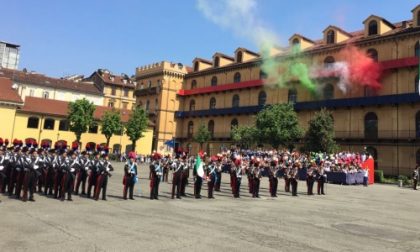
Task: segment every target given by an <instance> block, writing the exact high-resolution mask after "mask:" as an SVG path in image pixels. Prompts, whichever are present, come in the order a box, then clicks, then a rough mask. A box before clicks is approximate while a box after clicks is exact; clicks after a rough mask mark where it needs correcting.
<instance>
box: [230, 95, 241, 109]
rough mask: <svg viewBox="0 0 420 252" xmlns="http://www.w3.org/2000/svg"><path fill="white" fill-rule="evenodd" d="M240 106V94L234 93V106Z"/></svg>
mask: <svg viewBox="0 0 420 252" xmlns="http://www.w3.org/2000/svg"><path fill="white" fill-rule="evenodd" d="M237 107H239V95H237V94H236V95H234V96H233V98H232V108H237Z"/></svg>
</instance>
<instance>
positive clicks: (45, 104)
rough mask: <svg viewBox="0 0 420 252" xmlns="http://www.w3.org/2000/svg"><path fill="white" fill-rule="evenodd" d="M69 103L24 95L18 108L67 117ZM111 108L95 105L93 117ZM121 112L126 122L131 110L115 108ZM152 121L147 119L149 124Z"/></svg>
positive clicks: (100, 116)
mask: <svg viewBox="0 0 420 252" xmlns="http://www.w3.org/2000/svg"><path fill="white" fill-rule="evenodd" d="M68 106H69V103H68V102H65V101H58V100H51V99H44V98H38V97H26V99H25V104H24V106H23V107H22V108H21V109H20V110H19V111H22V112H26V113H31V114H42V115H50V116H57V117H67V115H68ZM112 110H113V109H112V108H108V107H104V106H96V110H95V112H94V114H93V117H94V118H95V119H96V120H100V119H101V118H102V116H103V115H104V114H105V112H107V111H112ZM115 111H119V112H121V120H122V121H123V122H127V121H128V119H129V117H130V114H131V111H130V110H124V109H122V110H115ZM152 125H153V123H152V122H150V121H149V126H152Z"/></svg>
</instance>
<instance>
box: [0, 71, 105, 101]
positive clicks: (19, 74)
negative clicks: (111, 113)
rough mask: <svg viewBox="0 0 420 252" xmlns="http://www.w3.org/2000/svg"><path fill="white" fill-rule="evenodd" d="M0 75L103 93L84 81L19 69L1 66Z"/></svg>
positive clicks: (32, 83)
mask: <svg viewBox="0 0 420 252" xmlns="http://www.w3.org/2000/svg"><path fill="white" fill-rule="evenodd" d="M0 77H7V78H10V79H12V80H13V81H16V82H19V83H22V84H30V85H35V86H43V87H49V88H54V89H63V90H70V91H76V92H80V93H85V94H92V95H102V93H101V91H99V90H98V88H96V87H95V85H92V84H89V83H84V82H74V81H70V80H64V79H57V78H52V77H48V76H45V75H43V74H39V73H30V72H24V71H19V70H12V69H6V68H0Z"/></svg>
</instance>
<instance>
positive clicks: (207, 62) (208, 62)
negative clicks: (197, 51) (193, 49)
mask: <svg viewBox="0 0 420 252" xmlns="http://www.w3.org/2000/svg"><path fill="white" fill-rule="evenodd" d="M195 61H199V62H203V63H205V64H209V65H212V64H213V63H212V62H211V61H210V60H206V59H203V58H195V59H194V60H193V62H195Z"/></svg>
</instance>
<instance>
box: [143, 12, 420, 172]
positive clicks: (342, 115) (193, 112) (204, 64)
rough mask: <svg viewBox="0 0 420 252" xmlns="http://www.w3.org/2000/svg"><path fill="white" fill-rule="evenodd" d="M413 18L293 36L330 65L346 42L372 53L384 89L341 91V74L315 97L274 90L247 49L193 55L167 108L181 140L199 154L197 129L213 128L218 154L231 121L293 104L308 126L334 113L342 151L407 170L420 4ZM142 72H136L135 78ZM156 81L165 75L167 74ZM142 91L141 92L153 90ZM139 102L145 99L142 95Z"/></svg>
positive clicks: (418, 132) (416, 148)
mask: <svg viewBox="0 0 420 252" xmlns="http://www.w3.org/2000/svg"><path fill="white" fill-rule="evenodd" d="M412 16H413V18H412V19H411V20H405V21H401V22H397V23H392V22H390V21H387V20H386V19H385V18H382V17H379V16H374V15H372V16H369V17H367V18H366V20H364V21H363V26H362V29H361V30H359V31H352V32H351V31H344V30H343V29H341V28H339V27H336V26H328V27H327V28H326V29H325V30H324V31H323V34H322V39H319V40H312V39H309V38H306V37H304V36H303V35H300V34H294V35H293V36H291V37H290V40H289V42H290V46H292V45H296V44H298V45H299V46H300V48H301V49H302V50H303V52H302V53H303V55H304V56H305V59H306V60H307V61H308V63H309V64H311V65H318V66H323V65H324V66H325V67H327V65H328V64H330V63H333V62H338V61H340V60H342V59H341V58H340V57H341V56H340V55H341V54H340V51H341V50H343V49H344V48H345V47H346V45H348V44H352V45H354V46H356V47H357V48H359V49H360V50H362V51H365V52H367V53H368V54H369V55H370V56H371V57H372V58H373V59H374V60H375V61H378V63H379V64H380V66H381V67H382V70H383V72H384V74H383V76H382V79H381V83H382V85H383V87H382V88H381V89H380V90H379V91H374V90H372V89H370V88H369V87H365V88H363V87H362V86H360V87H359V88H353V89H352V90H351V91H350V92H348V93H346V94H344V93H342V92H340V90H339V89H338V87H337V82H338V79H337V78H327V79H325V80H321V81H318V83H319V88H320V89H321V92H320V93H321V97H318V98H315V97H314V96H312V95H311V94H310V93H309V92H308V91H306V89H304V88H302V85H299V83H295V84H296V85H291V86H289V87H288V88H275V89H273V88H269V86H270V85H269V84H273V83H267V81H266V80H265V77H266V74H264V72H263V71H262V70H261V65H262V63H263V59H262V57H261V56H260V55H259V54H258V53H255V52H252V51H250V50H247V49H244V48H238V49H237V50H236V51H235V53H234V55H232V56H228V55H224V54H222V53H215V54H214V55H213V58H212V60H205V59H201V58H196V59H194V61H193V69H192V70H191V71H189V72H188V73H186V74H185V75H184V76H183V81H182V83H183V84H182V88H180V90H178V91H177V99H175V102H173V104H174V107H173V109H172V107H171V108H170V110H171V111H172V110H177V112H176V113H175V120H174V121H175V122H176V126H177V127H176V128H175V127H173V131H174V135H175V136H176V141H177V145H179V146H181V147H183V148H185V149H189V150H190V151H191V152H193V153H195V152H197V151H198V144H196V143H194V141H193V139H192V138H193V135H194V134H195V132H196V130H197V128H198V126H199V125H200V124H205V125H206V126H207V127H208V129H209V131H211V132H212V139H211V141H209V143H208V145H207V151H209V152H210V153H215V152H217V151H219V150H220V148H221V147H223V146H230V145H231V144H232V141H231V139H230V134H231V129H232V126H235V125H252V124H253V123H254V120H255V119H254V115H255V114H256V113H257V112H258V111H260V110H261V109H262V108H263V107H264V106H265V105H268V104H276V103H287V102H292V103H294V106H295V109H296V111H298V115H299V119H300V124H301V126H302V127H303V128H307V126H308V121H309V120H310V119H311V118H312V117H313V115H314V113H315V112H316V111H318V110H320V109H321V108H327V109H329V110H331V111H332V114H333V117H334V129H335V138H336V140H337V142H338V143H339V145H340V147H341V148H342V149H344V150H354V151H360V150H362V148H363V147H365V146H367V147H368V150H369V151H370V152H371V153H372V154H373V155H374V156H375V158H376V160H377V164H376V165H377V166H378V167H380V168H381V169H383V170H384V171H385V173H387V174H394V175H396V174H409V173H410V169H412V167H414V166H415V165H416V162H420V141H419V140H420V112H419V111H420V96H419V94H418V89H417V88H418V86H417V82H418V63H419V58H418V57H419V54H420V50H419V42H418V41H419V39H420V6H417V7H416V8H414V9H413V10H412ZM273 57H277V58H282V57H284V58H285V59H286V58H287V57H288V50H287V49H285V50H283V51H282V50H279V52H278V54H277V55H274V56H273ZM286 60H287V59H286ZM141 75H142V73H141V72H137V79H141V78H142V77H141ZM154 78H157V79H161V78H162V74H161V75H159V74H155V75H154ZM144 88H145V90H143V91H142V93H146V90H150V89H151V88H153V87H148V86H146V87H144ZM171 90H172V89H171ZM171 92H172V93H174V92H175V90H172V91H171ZM138 102H142V103H143V98H142V99H138ZM143 104H144V103H143ZM175 122H173V123H174V125H175ZM156 134H160V133H158V132H156ZM165 134H166V133H165ZM158 138H159V137H158Z"/></svg>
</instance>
